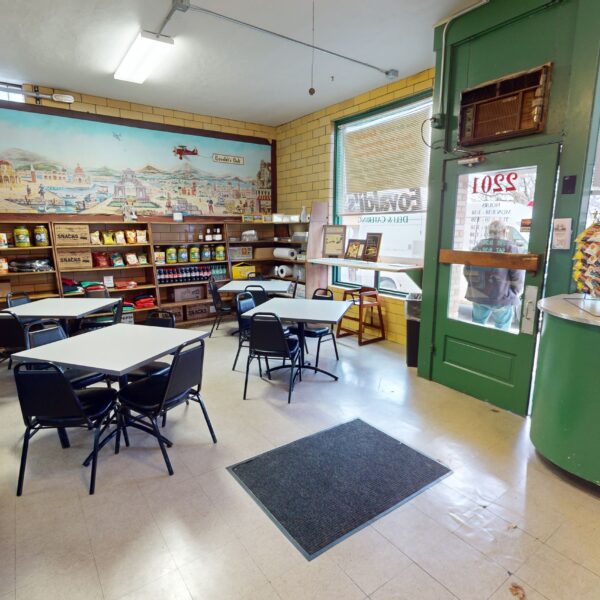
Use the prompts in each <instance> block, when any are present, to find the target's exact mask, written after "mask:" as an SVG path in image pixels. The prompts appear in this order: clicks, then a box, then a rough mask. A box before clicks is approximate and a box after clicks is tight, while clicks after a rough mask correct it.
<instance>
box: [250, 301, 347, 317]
mask: <svg viewBox="0 0 600 600" xmlns="http://www.w3.org/2000/svg"><path fill="white" fill-rule="evenodd" d="M351 306H352V302H351V301H350V300H308V299H303V298H273V299H271V300H268V301H267V302H264V303H263V304H260V305H259V306H256V307H255V308H253V309H251V310H249V311H247V312H245V313H244V314H243V315H242V316H243V317H251V316H252V315H254V314H256V313H261V312H270V313H274V314H276V315H277V316H278V317H279V318H280V319H282V320H284V321H295V322H296V323H309V322H310V323H337V322H338V321H339V320H340V319H341V318H342V317H343V316H344V314H346V311H347V310H348V309H349V308H350V307H351Z"/></svg>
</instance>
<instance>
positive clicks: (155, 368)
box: [127, 360, 171, 381]
mask: <svg viewBox="0 0 600 600" xmlns="http://www.w3.org/2000/svg"><path fill="white" fill-rule="evenodd" d="M170 368H171V365H170V364H169V363H166V362H162V361H160V360H154V361H152V362H151V363H148V364H146V365H142V366H141V367H138V368H137V369H135V371H131V372H130V373H127V376H128V377H129V379H131V380H132V381H135V380H138V379H143V378H144V377H150V376H151V375H165V374H166V373H167V372H168V371H169V369H170Z"/></svg>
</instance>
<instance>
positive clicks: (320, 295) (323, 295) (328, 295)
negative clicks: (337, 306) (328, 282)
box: [312, 288, 333, 300]
mask: <svg viewBox="0 0 600 600" xmlns="http://www.w3.org/2000/svg"><path fill="white" fill-rule="evenodd" d="M312 299H313V300H333V292H332V291H331V290H330V289H329V288H317V289H316V290H315V291H314V292H313V295H312Z"/></svg>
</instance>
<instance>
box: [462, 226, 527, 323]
mask: <svg viewBox="0 0 600 600" xmlns="http://www.w3.org/2000/svg"><path fill="white" fill-rule="evenodd" d="M473 251H474V252H519V248H518V247H517V246H516V245H515V244H513V243H512V242H510V241H509V240H508V227H507V225H506V224H505V223H503V222H502V221H492V222H491V223H490V224H489V226H488V236H487V237H486V238H484V239H483V240H480V241H479V242H478V243H477V245H476V246H475V247H474V248H473ZM463 273H464V275H465V277H466V279H467V283H468V285H467V293H466V295H465V297H466V299H467V300H470V301H471V302H472V304H473V306H472V315H471V318H472V320H473V323H477V324H478V325H485V324H486V323H487V321H488V319H489V318H490V316H491V317H492V320H493V322H494V326H495V327H496V328H497V329H502V330H504V331H508V330H509V329H510V326H511V324H512V320H513V314H514V307H515V306H518V305H519V304H520V302H521V300H520V297H521V293H522V291H523V283H524V280H525V273H524V271H521V270H516V269H497V268H491V267H472V266H468V265H467V266H465V268H464V271H463Z"/></svg>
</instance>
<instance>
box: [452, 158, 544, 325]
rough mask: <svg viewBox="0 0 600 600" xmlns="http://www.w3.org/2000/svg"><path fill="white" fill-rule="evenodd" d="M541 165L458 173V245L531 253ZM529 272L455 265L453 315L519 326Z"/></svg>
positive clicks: (477, 322)
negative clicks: (533, 219)
mask: <svg viewBox="0 0 600 600" xmlns="http://www.w3.org/2000/svg"><path fill="white" fill-rule="evenodd" d="M536 174H537V168H536V167H522V168H518V169H504V170H498V171H490V172H485V173H472V174H471V173H470V174H464V175H460V176H459V178H458V187H457V197H456V215H455V222H454V240H453V249H454V250H467V251H475V252H511V253H514V252H527V250H528V247H529V232H530V229H531V219H532V215H533V205H534V193H535V182H536ZM524 281H525V271H521V270H515V269H499V268H491V267H474V266H463V265H453V266H452V271H451V277H450V302H449V304H448V317H449V318H451V319H457V320H460V321H465V322H468V323H473V324H475V325H481V326H484V327H495V328H496V329H501V330H504V331H509V332H511V333H518V331H519V315H520V308H521V295H522V293H523V284H524Z"/></svg>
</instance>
